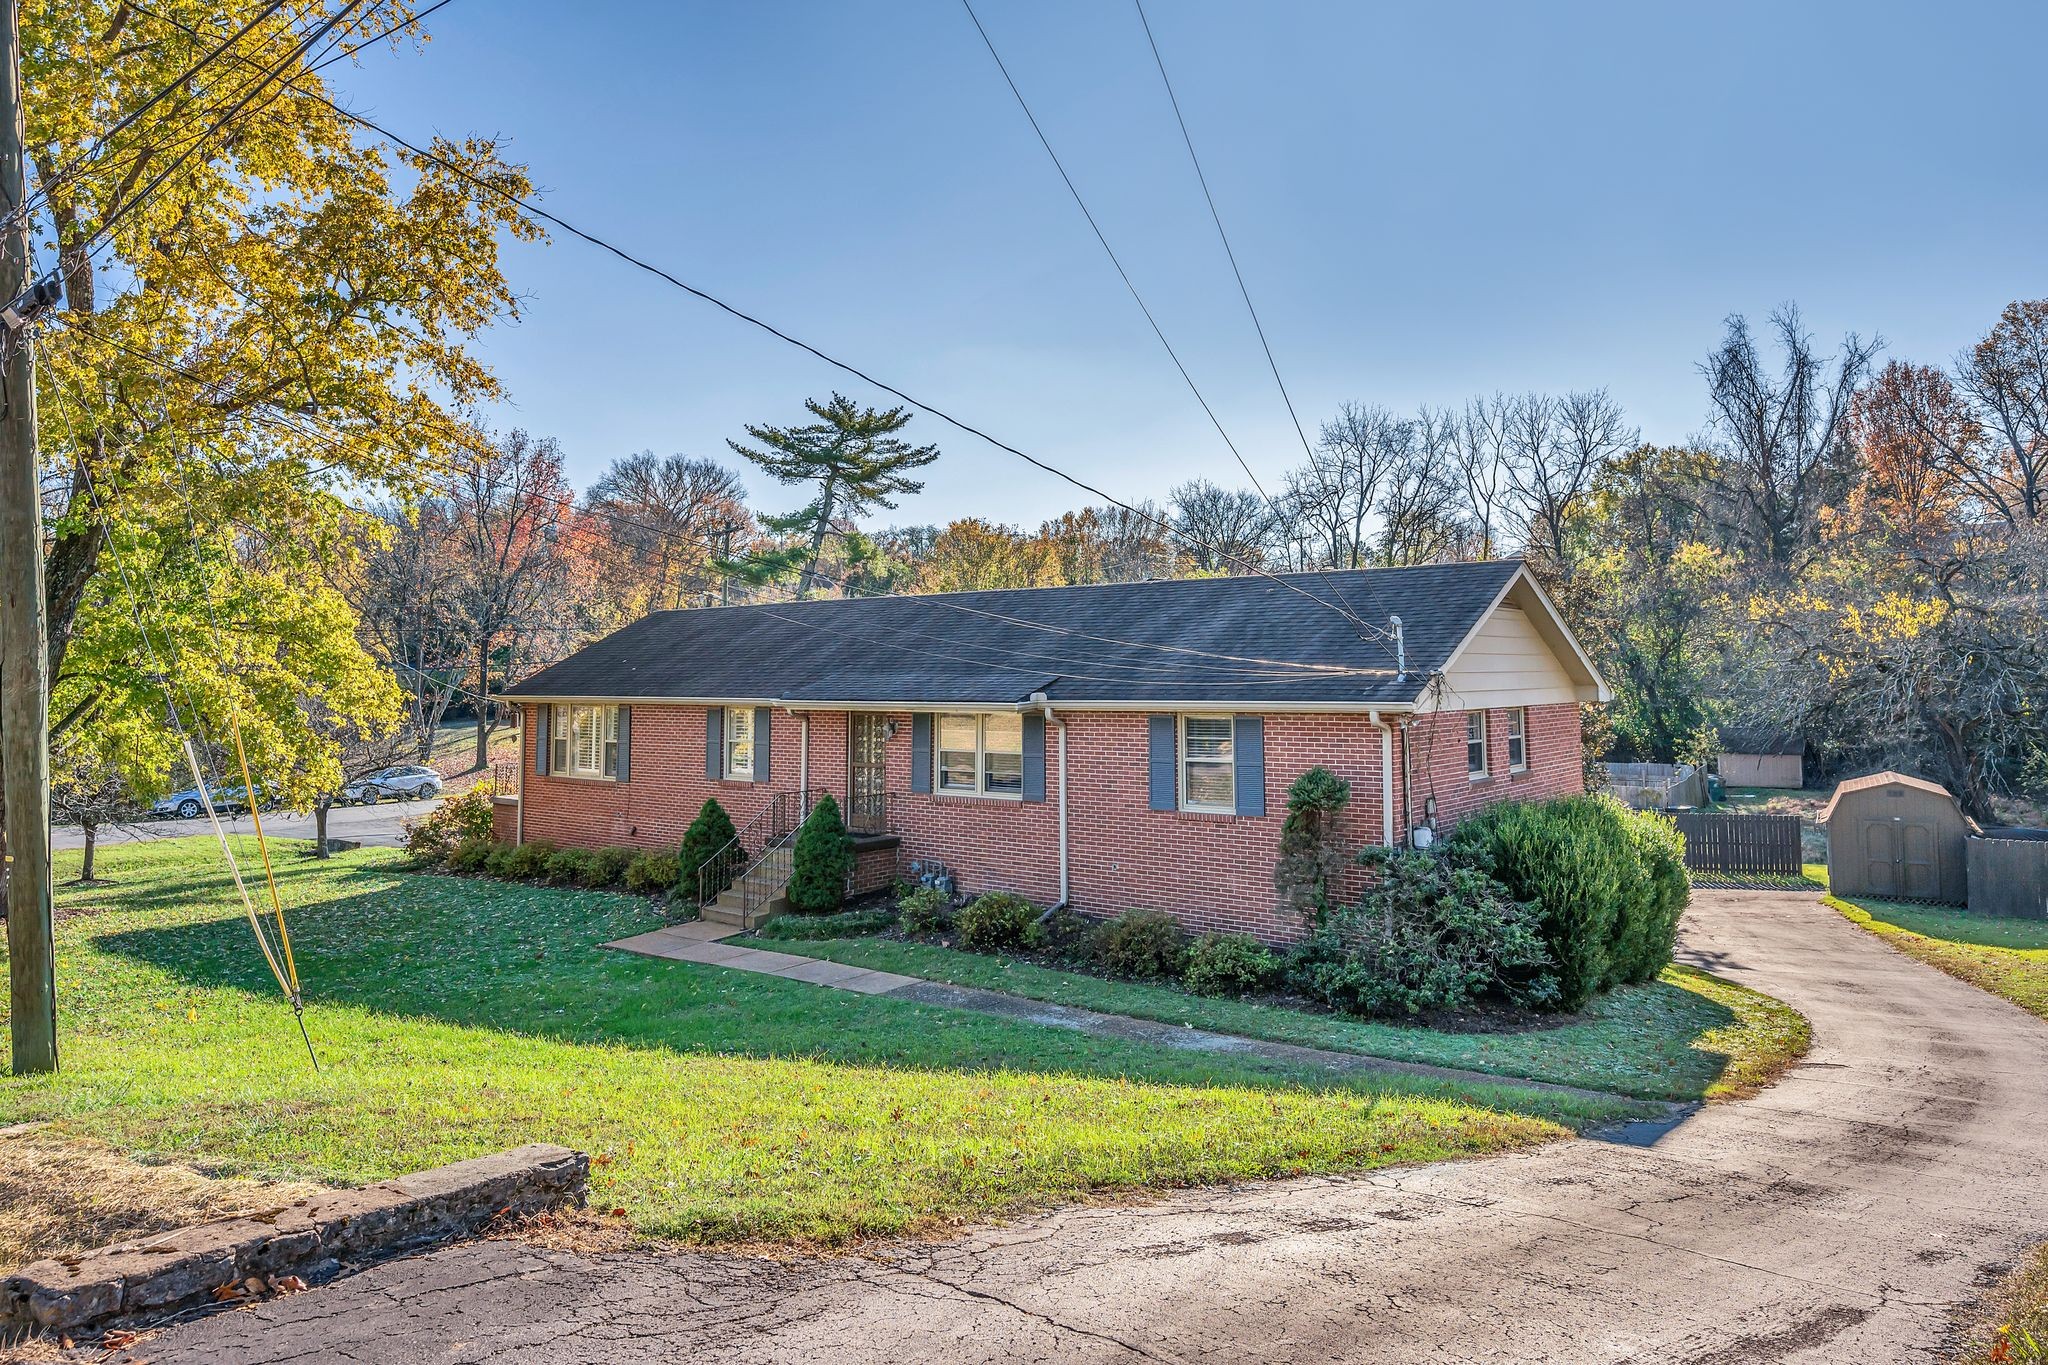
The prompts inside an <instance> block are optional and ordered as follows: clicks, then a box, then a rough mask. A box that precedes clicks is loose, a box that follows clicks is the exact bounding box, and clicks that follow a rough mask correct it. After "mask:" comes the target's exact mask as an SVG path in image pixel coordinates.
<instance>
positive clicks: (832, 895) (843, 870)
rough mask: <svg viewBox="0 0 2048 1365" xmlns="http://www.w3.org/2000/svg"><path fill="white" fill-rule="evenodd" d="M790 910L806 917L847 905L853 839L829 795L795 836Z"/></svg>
mask: <svg viewBox="0 0 2048 1365" xmlns="http://www.w3.org/2000/svg"><path fill="white" fill-rule="evenodd" d="M790 860H791V868H790V874H789V890H788V891H787V892H786V893H785V894H786V895H787V896H788V897H789V903H790V906H791V908H793V909H796V910H800V911H802V912H803V913H804V914H807V915H825V914H830V913H831V912H832V911H834V910H837V909H838V908H839V907H840V906H842V905H844V904H846V881H847V878H849V877H851V876H852V875H853V839H852V838H851V837H850V836H849V835H848V834H847V832H846V821H845V820H843V819H841V818H840V815H839V803H838V802H837V801H834V800H833V799H832V798H831V796H830V795H826V796H821V797H819V798H818V804H817V805H815V806H812V807H811V813H810V814H809V815H807V816H805V817H804V824H803V828H802V829H800V830H798V831H797V832H796V851H795V852H794V853H792V854H791V855H790Z"/></svg>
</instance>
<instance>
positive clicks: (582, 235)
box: [129, 0, 1393, 644]
mask: <svg viewBox="0 0 2048 1365" xmlns="http://www.w3.org/2000/svg"><path fill="white" fill-rule="evenodd" d="M129 5H130V8H132V9H134V10H135V11H137V12H138V13H141V14H145V15H148V16H150V17H151V18H154V19H157V20H159V21H161V22H163V23H167V24H170V25H172V26H173V27H177V28H182V29H185V31H186V32H187V33H190V32H192V30H191V29H190V28H187V27H186V26H185V25H184V24H181V23H179V22H178V21H177V20H175V19H171V18H169V17H168V16H166V15H163V14H160V13H158V12H157V11H156V10H154V9H152V8H151V7H149V6H148V5H145V4H142V3H140V0H129ZM242 60H244V61H246V60H247V59H242ZM284 85H285V88H286V89H288V90H292V91H294V92H296V93H297V94H299V95H301V96H303V97H305V98H307V99H311V100H315V101H317V102H319V103H321V104H324V105H326V106H327V107H328V108H330V109H332V110H334V111H335V112H336V113H337V114H340V115H341V116H342V117H343V118H346V119H349V120H350V121H352V122H354V123H356V124H358V125H360V126H361V127H363V128H367V129H369V130H370V131H371V132H374V133H376V134H378V135H379V136H381V137H384V138H387V139H389V140H390V141H392V142H394V143H396V144H398V145H399V146H401V147H403V148H405V149H406V150H407V151H409V152H411V153H412V154H413V155H415V156H417V157H420V158H422V159H424V160H428V161H432V162H434V163H435V164H436V165H438V166H441V167H442V168H443V169H445V170H447V171H448V172H450V173H451V174H453V175H455V176H456V177H458V178H459V179H461V180H463V181H466V182H467V183H469V184H471V185H474V186H476V187H477V188H478V189H481V190H484V191H485V192H487V193H490V194H494V195H497V196H498V197H499V198H501V199H504V200H505V201H506V202H508V203H510V204H512V205H514V206H515V207H517V208H519V209H520V210H521V211H522V212H524V213H527V214H530V215H532V216H533V217H535V218H538V219H540V220H541V221H543V222H546V223H551V224H553V225H554V226H555V227H558V228H560V229H561V230H562V231H564V232H566V233H568V234H569V235H570V236H572V237H575V238H576V239H578V240H579V241H582V242H585V243H587V244H589V245H591V246H594V247H597V248H598V249H599V250H601V251H604V252H607V253H609V254H611V255H613V256H616V257H618V258H619V259H620V260H622V261H624V262H626V263H627V264H628V265H631V266H632V267H634V268H635V269H637V270H641V271H644V272H645V273H647V274H649V275H652V276H654V277H655V278H656V279H659V280H661V281H663V282H664V283H666V284H669V285H672V286H674V287H675V288H677V289H680V290H682V291H683V292H684V293H686V294H688V295H690V296H691V297H693V298H696V299H699V300H701V301H703V302H705V303H708V304H710V305H711V306H712V307H714V308H717V309H719V310H720V311H721V312H724V313H726V314H728V315H730V316H731V317H734V318H737V319H739V320H740V321H741V322H744V323H746V324H747V325H749V326H751V327H756V328H759V329H760V330H761V331H764V332H766V333H768V334H769V335H770V336H772V337H774V338H776V339H777V340H778V341H782V342H785V343H787V344H788V345H791V346H794V347H796V348H797V349H798V350H801V351H804V352H806V353H807V354H809V355H812V356H814V357H816V358H817V359H819V360H822V361H823V362H825V363H826V364H827V365H830V366H832V367H833V368H834V369H837V370H840V371H842V372H844V373H846V374H850V375H852V376H853V377H854V378H856V379H858V380H860V381H861V382H862V383H864V384H869V385H871V386H873V387H874V388H876V389H879V390H880V391H882V392H883V393H886V394H888V395H890V396H891V397H893V398H897V399H900V400H901V401H903V402H904V403H907V404H909V405H910V406H911V407H913V408H916V409H917V410H918V411H920V412H924V413H928V414H929V415H931V416H933V417H936V418H938V419H939V420H940V421H941V422H944V423H946V424H947V425H948V426H951V427H953V428H955V429H957V430H959V431H962V432H965V433H966V434H967V435H969V436H973V437H976V438H977V439H979V440H982V441H986V442H987V443H988V444H990V445H992V446H994V447H995V448H996V449H998V450H1000V451H1003V452H1004V453H1005V454H1009V455H1014V456H1016V457H1017V458H1018V459H1020V460H1023V461H1024V462H1025V463H1026V464H1029V465H1031V466H1032V467H1034V468H1036V469H1040V470H1043V471H1044V472H1045V473H1048V474H1051V475H1052V476H1053V477H1055V478H1057V479H1060V480H1062V481H1063V482H1065V483H1068V484H1071V485H1072V486H1073V487H1075V488H1078V489H1080V490H1081V491H1083V492H1085V493H1087V494H1089V495H1091V496H1093V497H1097V498H1100V499H1102V500H1103V501H1104V502H1106V503H1109V504H1110V505H1111V506H1114V507H1118V508H1121V509H1122V510H1124V511H1126V512H1128V513H1130V514H1131V515H1132V516H1134V517H1137V518H1139V519H1140V520H1141V521H1144V522H1145V523H1147V524H1148V525H1151V526H1154V527H1156V528H1158V529H1159V530H1160V531H1161V532H1163V533H1164V534H1166V535H1169V536H1173V537H1175V538H1176V539H1178V540H1180V541H1181V542H1182V543H1184V544H1187V545H1189V546H1192V547H1194V548H1196V549H1200V550H1205V551H1207V552H1208V553H1210V554H1212V555H1215V556H1216V557H1217V558H1219V559H1222V560H1226V561H1228V562H1230V563H1232V564H1235V565H1237V566H1238V567H1239V568H1240V569H1243V570H1244V571H1245V572H1247V573H1250V574H1255V575H1258V576H1260V577H1263V578H1267V579H1270V580H1271V581H1272V582H1274V583H1276V584H1278V585H1279V586H1281V587H1283V588H1285V589H1286V590H1287V591H1289V592H1293V593H1297V594H1299V595H1300V596H1302V597H1305V598H1307V599H1309V600H1310V601H1312V602H1315V603H1316V604H1317V605H1319V606H1321V607H1323V608H1324V609H1326V610H1328V611H1332V612H1335V613H1336V614H1338V615H1339V616H1342V617H1344V618H1345V619H1346V620H1348V621H1349V622H1351V624H1352V625H1353V626H1354V627H1355V628H1356V629H1357V630H1358V631H1359V632H1360V633H1361V635H1362V636H1363V637H1364V638H1367V639H1377V640H1378V641H1380V642H1381V643H1382V644H1385V643H1386V642H1387V641H1389V640H1391V639H1392V638H1393V637H1392V632H1390V631H1388V630H1386V629H1384V628H1382V627H1377V626H1373V625H1371V624H1369V623H1368V622H1366V621H1365V620H1363V619H1362V618H1361V617H1359V616H1358V615H1357V613H1355V612H1353V611H1350V610H1348V609H1346V608H1344V607H1341V606H1339V605H1338V604H1337V603H1335V602H1331V601H1330V600H1328V599H1327V598H1323V597H1319V596H1317V595H1316V594H1315V593H1312V592H1310V591H1308V590H1307V589H1305V588H1303V587H1301V586H1300V585H1298V584H1294V583H1289V582H1286V581H1285V580H1284V579H1281V578H1279V577H1278V576H1277V575H1275V574H1274V573H1273V572H1272V571H1271V570H1269V569H1267V568H1265V566H1263V565H1260V564H1256V563H1254V562H1252V561H1250V560H1247V559H1245V558H1244V557H1242V556H1240V555H1236V554H1233V553H1231V552H1230V551H1228V550H1225V549H1222V548H1220V547H1218V546H1214V545H1210V544H1208V543H1207V542H1205V541H1203V540H1201V539H1200V538H1199V537H1196V536H1193V535H1190V534H1189V533H1187V532H1184V531H1182V530H1180V529H1179V528H1178V527H1176V526H1174V525H1173V524H1172V523H1171V522H1170V521H1167V520H1165V519H1164V518H1162V517H1160V516H1158V515H1157V514H1155V513H1149V512H1145V511H1142V510H1141V509H1139V508H1136V507H1133V506H1131V505H1130V504H1129V503H1127V502H1124V501H1122V500H1121V499H1119V498H1116V497H1113V496H1111V495H1110V494H1109V493H1107V492H1104V491H1103V490H1102V489H1100V488H1098V487H1096V486H1095V485H1093V484H1091V483H1089V482H1087V481H1086V480H1084V479H1082V478H1080V477H1078V476H1077V475H1074V474H1070V473H1068V472H1067V471H1066V470H1064V469H1061V468H1060V467H1059V466H1057V465H1054V464H1052V463H1050V462H1048V461H1046V460H1043V459H1041V458H1039V457H1038V456H1035V455H1032V454H1029V453H1028V452H1026V451H1024V450H1021V449H1019V448H1018V447H1016V446H1014V445H1011V444H1009V443H1008V442H1007V441H1003V440H999V439H998V438H996V437H995V436H993V435H991V434H990V433H988V432H987V431H985V430H983V429H982V428H980V427H977V426H975V425H974V424H972V423H970V422H968V421H966V420H965V419H963V418H959V417H955V416H954V415H953V414H952V413H950V412H948V411H946V410H945V409H944V408H941V407H938V406H937V405H935V404H933V403H929V402H926V401H925V400H923V399H921V398H916V397H913V396H912V395H910V394H909V393H906V392H904V391H903V390H902V389H899V388H897V387H895V386H894V385H891V384H886V383H884V382H883V381H881V380H879V379H877V378H875V377H874V376H873V375H871V374H868V373H867V372H866V371H865V370H862V369H860V368H859V367H858V366H856V365H854V364H852V363H851V362H849V361H845V360H841V359H839V358H838V357H837V356H834V355H831V354H830V353H828V352H826V351H823V350H821V349H819V348H818V347H816V346H813V345H811V344H810V343H809V342H807V341H803V340H800V339H799V338H797V337H794V336H792V335H790V334H789V333H787V332H784V331H783V330H781V329H780V328H778V327H776V326H774V325H773V324H771V323H769V322H767V321H765V320H763V319H761V318H759V317H756V316H754V315H753V314H751V313H748V312H746V311H745V310H744V309H741V308H739V307H737V306H735V305H733V304H730V303H727V302H726V301H725V300H724V299H721V298H719V297H718V296H717V295H715V294H711V293H708V292H707V291H705V290H702V289H699V288H697V287H696V286H695V285H692V284H689V283H687V282H685V281H684V280H682V279H681V278H679V277H677V276H676V275H674V274H672V273H670V272H669V271H667V270H665V269H663V268H662V267H660V266H657V265H655V264H653V263H652V262H649V261H647V260H645V259H643V258H641V257H639V256H636V255H634V254H633V253H632V252H630V251H627V250H626V249H625V248H623V247H620V246H617V245H615V244H613V243H612V242H609V241H607V240H605V239H604V238H602V237H599V236H597V235H596V234H595V233H591V232H587V231H585V230H584V229H582V228H580V227H577V226H576V225H575V224H574V223H571V222H569V221H568V220H567V219H564V218H562V217H561V216H559V215H557V214H554V213H551V212H549V211H548V210H546V209H544V208H542V207H540V206H539V205H538V204H536V203H534V202H533V201H532V200H531V199H529V198H527V197H525V196H523V195H519V194H515V193H514V192H513V191H511V190H509V189H506V188H505V187H504V186H502V185H497V184H493V183H492V182H491V181H489V180H487V179H485V178H483V177H482V176H479V175H477V174H476V173H475V172H473V171H471V170H470V169H469V168H468V167H466V166H463V165H461V164H459V163H457V162H455V161H451V160H449V159H448V158H447V157H445V156H443V155H441V154H440V153H439V152H435V151H432V150H429V149H427V148H424V147H421V146H419V145H418V144H417V143H414V142H411V141H409V140H407V139H406V138H403V137H401V136H399V135H398V134H397V133H394V132H392V131H391V130H390V129H389V128H386V127H384V126H383V125H382V124H379V123H378V122H376V121H375V120H373V119H371V118H368V117H366V116H364V115H362V114H358V113H356V112H355V111H353V110H350V109H346V108H343V107H342V106H341V105H339V104H336V103H335V102H334V101H333V100H331V99H329V98H327V97H326V96H325V95H321V94H318V93H316V92H314V91H310V90H306V89H304V88H303V87H301V86H298V85H297V84H295V83H294V81H292V80H291V79H287V80H286V81H285V83H284Z"/></svg>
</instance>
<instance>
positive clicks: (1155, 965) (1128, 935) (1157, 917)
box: [1091, 910, 1188, 977]
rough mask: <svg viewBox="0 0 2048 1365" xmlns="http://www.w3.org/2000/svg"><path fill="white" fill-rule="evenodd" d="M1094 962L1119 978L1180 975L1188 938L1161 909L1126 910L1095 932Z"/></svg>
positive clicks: (1093, 944) (1093, 945) (1184, 960)
mask: <svg viewBox="0 0 2048 1365" xmlns="http://www.w3.org/2000/svg"><path fill="white" fill-rule="evenodd" d="M1091 947H1092V949H1093V951H1094V955H1095V960H1096V961H1097V962H1099V963H1101V964H1102V965H1103V966H1104V967H1106V968H1108V969H1109V970H1110V971H1112V972H1115V973H1116V974H1117V975H1119V976H1137V977H1162V976H1179V975H1180V974H1181V968H1182V967H1183V966H1184V965H1185V963H1186V961H1187V952H1188V936H1187V935H1186V934H1185V933H1183V932H1182V931H1181V927H1180V926H1179V925H1178V924H1176V923H1174V921H1173V917H1172V916H1171V915H1168V914H1164V913H1162V912H1160V911H1158V910H1126V911H1124V912H1123V913H1122V914H1121V915H1118V916H1117V917H1116V918H1115V919H1113V920H1110V921H1109V922H1108V923H1107V924H1103V925H1100V926H1098V927H1097V928H1096V930H1095V937H1094V942H1093V943H1092V945H1091Z"/></svg>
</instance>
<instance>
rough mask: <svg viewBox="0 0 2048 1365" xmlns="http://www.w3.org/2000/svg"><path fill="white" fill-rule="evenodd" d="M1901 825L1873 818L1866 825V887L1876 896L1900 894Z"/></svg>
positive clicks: (1869, 892) (1864, 841)
mask: <svg viewBox="0 0 2048 1365" xmlns="http://www.w3.org/2000/svg"><path fill="white" fill-rule="evenodd" d="M1897 829H1898V826H1896V825H1894V824H1893V823H1892V822H1891V821H1889V820H1882V819H1880V820H1871V821H1869V822H1867V823H1866V824H1865V825H1864V826H1863V856H1864V860H1865V870H1864V874H1863V886H1864V890H1865V891H1866V892H1867V893H1868V894H1870V895H1873V896H1896V895H1898V894H1899V840H1898V834H1897Z"/></svg>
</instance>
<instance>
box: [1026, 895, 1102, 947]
mask: <svg viewBox="0 0 2048 1365" xmlns="http://www.w3.org/2000/svg"><path fill="white" fill-rule="evenodd" d="M1094 932H1095V921H1093V920H1091V919H1089V918H1088V917H1087V916H1086V915H1083V914H1081V913H1080V912H1078V911H1076V910H1073V909H1071V908H1069V907H1067V906H1064V905H1063V906H1061V907H1060V908H1059V909H1057V910H1055V911H1053V912H1052V913H1051V914H1049V915H1046V916H1043V917H1041V918H1039V919H1034V920H1032V921H1031V924H1030V927H1028V928H1026V929H1025V930H1024V946H1025V947H1027V948H1036V949H1038V950H1039V951H1040V952H1048V953H1058V954H1060V955H1061V956H1062V957H1073V956H1077V955H1079V954H1080V953H1083V952H1085V951H1087V947H1088V939H1089V936H1090V935H1092V934H1093V933H1094Z"/></svg>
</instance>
